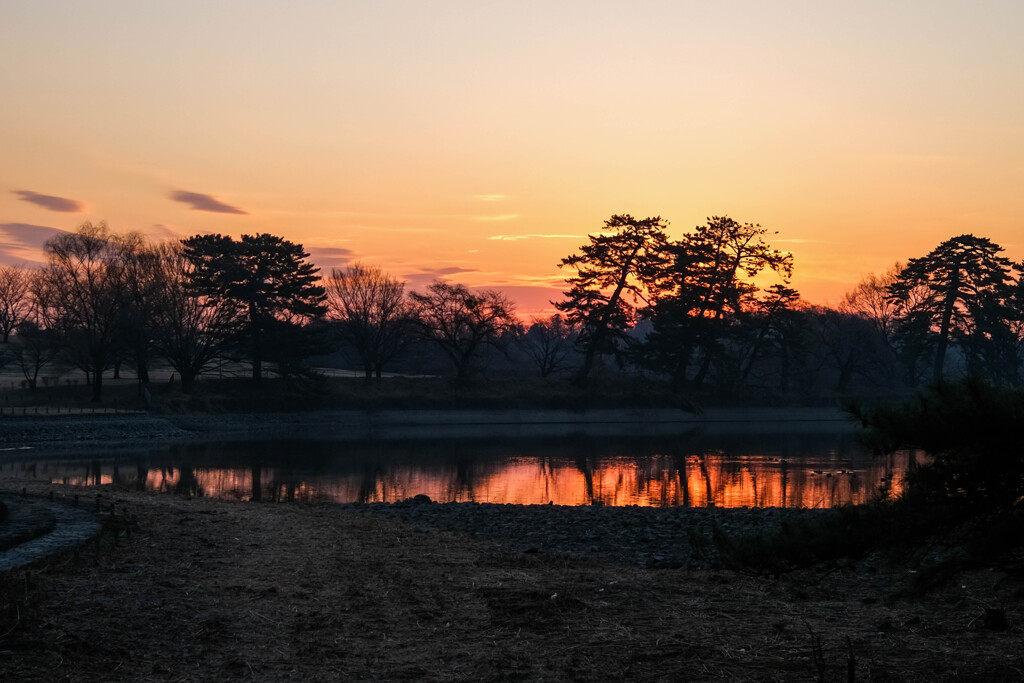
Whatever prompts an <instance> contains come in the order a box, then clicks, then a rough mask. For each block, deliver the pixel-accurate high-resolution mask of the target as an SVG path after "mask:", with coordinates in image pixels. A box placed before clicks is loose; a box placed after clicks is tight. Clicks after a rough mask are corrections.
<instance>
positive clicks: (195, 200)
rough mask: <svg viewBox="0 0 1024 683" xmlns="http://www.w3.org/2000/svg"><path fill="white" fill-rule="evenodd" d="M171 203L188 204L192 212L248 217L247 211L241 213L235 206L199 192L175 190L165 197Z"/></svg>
mask: <svg viewBox="0 0 1024 683" xmlns="http://www.w3.org/2000/svg"><path fill="white" fill-rule="evenodd" d="M167 196H168V197H169V198H170V199H171V200H172V201H175V202H181V203H182V204H188V205H189V207H190V208H191V209H192V210H193V211H209V212H210V213H236V214H242V215H248V213H249V212H248V211H243V210H242V209H239V208H238V207H235V206H230V205H229V204H225V203H224V202H222V201H220V200H218V199H215V198H214V197H211V196H210V195H208V194H200V193H199V192H185V191H184V190H175V191H174V192H171V193H170V194H169V195H167Z"/></svg>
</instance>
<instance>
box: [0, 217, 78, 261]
mask: <svg viewBox="0 0 1024 683" xmlns="http://www.w3.org/2000/svg"><path fill="white" fill-rule="evenodd" d="M64 232H65V231H64V230H61V229H59V228H51V227H49V226H46V225H31V224H29V223H0V263H5V264H8V265H9V264H12V263H25V262H30V263H40V262H42V260H43V253H42V252H43V245H44V244H46V241H47V240H50V239H53V238H54V237H56V236H57V235H61V234H63V233H64Z"/></svg>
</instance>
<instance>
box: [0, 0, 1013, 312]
mask: <svg viewBox="0 0 1024 683" xmlns="http://www.w3.org/2000/svg"><path fill="white" fill-rule="evenodd" d="M893 5H896V6H895V7H894V6H893ZM1022 34H1024V5H1022V4H1020V3H1019V2H1016V0H1014V1H1004V2H995V1H993V2H980V3H968V2H962V1H958V2H953V1H950V0H935V1H930V2H924V1H918V2H914V1H906V2H901V3H891V2H881V1H866V2H857V3H852V2H851V3H812V2H794V1H780V2H773V3H764V2H756V1H753V0H751V1H749V2H728V1H725V2H716V3H705V2H700V3H698V2H682V1H672V2H630V3H625V2H609V1H605V0H590V1H588V2H558V1H548V2H531V1H529V0H518V1H517V2H487V3H481V2H475V1H470V0H464V1H458V2H454V1H450V0H437V1H435V2H416V1H414V0H408V1H405V2H394V1H389V0H378V1H376V2H372V3H371V2H340V1H338V2H329V1H327V0H322V1H313V0H297V2H294V3H288V4H285V3H279V2H266V1H263V0H248V1H246V2H241V1H234V2H228V1H225V2H218V3H201V2H193V1H189V0H178V1H176V2H174V3H171V2H146V3H138V2H127V1H105V0H97V1H96V2H89V3H80V2H71V1H70V0H64V1H62V0H54V1H52V2H45V3H15V2H7V3H3V4H2V5H0V92H2V93H3V100H2V106H0V261H3V262H10V261H12V260H16V259H26V258H29V259H31V258H34V257H37V256H36V255H37V253H38V252H37V251H35V249H34V247H37V246H38V245H39V244H40V243H41V242H42V241H43V239H45V238H46V237H48V236H49V235H51V234H52V230H49V231H48V229H61V230H71V229H74V228H75V227H76V226H77V225H78V224H80V223H81V222H83V221H85V220H93V221H96V220H106V221H107V222H108V223H109V225H110V226H111V228H113V229H114V230H116V231H128V230H142V231H144V232H147V233H148V234H150V235H152V236H154V237H158V238H165V237H168V236H175V235H178V236H187V235H190V234H194V233H197V232H214V231H215V232H222V233H227V234H232V235H236V236H237V235H240V234H242V233H256V232H272V233H275V234H280V235H284V236H286V237H288V238H289V239H292V240H295V241H298V242H301V243H303V244H304V245H305V246H306V247H307V249H309V250H310V251H311V252H312V253H313V256H314V260H315V261H316V262H317V263H318V265H321V266H322V267H324V268H325V269H326V268H330V267H331V266H332V265H340V264H343V263H345V262H348V261H350V260H359V261H363V262H365V263H370V264H380V265H382V266H383V267H384V268H385V269H387V270H389V271H391V272H392V273H394V274H396V275H399V276H402V277H406V278H408V279H409V281H410V285H411V286H412V287H420V286H422V285H423V284H425V283H426V282H428V281H429V280H430V279H431V278H433V277H435V276H443V277H446V278H448V279H450V280H452V281H456V282H463V283H465V284H468V285H473V286H476V285H487V286H495V287H500V288H502V289H505V290H507V291H508V292H509V293H510V294H512V295H513V296H514V297H515V298H516V299H517V300H519V301H520V304H521V306H520V312H521V313H522V314H524V315H529V314H531V313H535V312H537V310H538V309H540V308H542V307H544V306H545V302H546V301H547V300H548V299H550V298H552V297H556V296H557V287H558V284H559V283H560V282H561V280H562V278H563V277H564V274H562V273H561V272H560V271H559V270H558V269H557V267H556V264H557V263H558V261H559V259H560V258H561V257H563V256H566V255H567V254H569V253H571V252H573V251H574V250H575V249H576V248H577V247H578V246H579V245H580V244H582V243H583V242H584V241H585V236H586V234H587V233H588V232H593V231H596V230H598V229H599V228H600V227H601V224H602V222H603V221H604V220H605V219H606V218H608V217H609V216H610V215H611V214H613V213H631V214H633V215H635V216H638V217H643V216H648V215H656V214H657V215H661V216H662V217H664V218H666V219H667V220H669V221H670V222H671V224H672V229H671V232H672V233H673V234H675V235H679V234H681V233H682V232H684V231H686V230H689V229H692V228H693V226H695V225H697V224H699V223H703V222H704V220H705V218H706V217H707V216H709V215H730V216H732V217H733V218H736V219H737V220H740V221H750V222H757V223H761V224H762V225H763V226H764V227H766V228H769V229H771V230H777V231H778V233H779V234H778V236H777V237H776V239H775V241H774V244H775V246H777V247H779V248H783V249H788V250H790V251H792V252H793V253H794V255H795V260H796V271H795V277H794V280H793V284H794V286H795V287H797V288H798V289H799V290H801V292H802V293H803V295H804V297H805V298H807V299H809V300H811V301H814V302H819V303H824V302H828V301H836V300H837V299H838V298H839V297H840V295H841V294H842V292H843V291H845V290H847V289H848V288H849V287H850V286H851V285H852V284H853V283H855V282H856V281H857V279H858V278H859V277H860V276H861V275H862V274H864V273H866V272H869V271H875V272H880V271H882V270H885V269H886V268H887V267H888V266H889V265H890V264H891V263H892V262H894V261H896V260H898V259H906V258H908V257H913V256H920V255H923V254H925V253H927V252H928V251H929V250H930V249H932V248H933V247H934V246H936V245H937V244H938V243H939V242H941V241H943V240H945V239H948V238H949V237H952V236H955V235H958V234H962V233H965V232H973V233H975V234H978V235H984V236H986V237H989V238H991V239H993V240H994V241H995V242H997V243H999V244H1001V245H1002V246H1003V247H1005V248H1006V250H1007V255H1008V256H1010V257H1011V258H1014V259H1016V260H1020V259H1022V258H1024V192H1022V191H1021V188H1024V87H1021V84H1022V83H1024V41H1021V40H1020V38H1019V37H1020V35H1022Z"/></svg>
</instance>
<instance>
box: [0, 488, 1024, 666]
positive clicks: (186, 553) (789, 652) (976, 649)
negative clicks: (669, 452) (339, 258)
mask: <svg viewBox="0 0 1024 683" xmlns="http://www.w3.org/2000/svg"><path fill="white" fill-rule="evenodd" d="M37 490H38V492H42V491H43V490H45V487H42V488H38V489H37ZM71 493H73V491H72V490H67V491H65V490H64V489H59V490H58V495H67V494H71ZM104 495H105V496H106V497H107V499H108V500H110V501H112V502H116V504H117V505H118V506H119V507H121V508H124V507H127V509H128V510H129V511H130V512H131V513H132V514H135V515H137V516H138V518H139V522H140V526H141V532H137V533H135V534H133V536H132V537H131V538H130V539H126V538H124V537H122V538H120V539H119V540H118V542H117V544H116V545H115V544H114V539H113V538H112V537H111V536H109V535H108V536H106V537H103V538H102V539H100V541H99V542H96V543H93V544H92V545H91V546H89V547H87V548H86V549H85V550H84V551H83V552H82V553H81V554H80V556H79V558H78V559H77V561H76V560H74V559H73V558H63V559H61V560H58V561H54V562H52V563H51V564H50V565H49V566H46V567H41V568H35V569H32V570H28V571H16V572H11V573H8V574H6V575H3V576H0V581H2V582H3V586H4V588H3V591H2V592H0V599H2V600H3V605H2V611H0V620H2V622H0V634H3V638H2V641H0V651H2V652H0V679H2V680H18V681H52V680H72V681H93V680H124V681H140V680H142V681H145V680H152V681H165V680H166V681H182V680H223V679H231V680H234V679H241V680H257V681H275V680H295V681H318V680H322V681H333V680H360V679H362V680H442V681H450V680H451V681H458V680H467V681H477V680H551V681H564V680H666V681H668V680H673V681H678V680H742V681H747V680H756V681H774V680H779V681H792V680H807V681H813V680H819V677H820V676H822V675H823V677H824V680H848V677H847V665H848V659H849V653H850V652H852V654H853V658H854V660H855V667H856V680H864V681H867V680H877V681H886V680H888V681H925V680H927V681H929V682H935V681H942V680H1021V678H1022V677H1024V673H1022V672H1024V660H1022V656H1021V652H1022V648H1021V640H1022V633H1024V628H1022V626H1021V624H1020V622H1021V619H1022V617H1024V614H1022V612H1021V592H1020V589H1019V585H1018V584H1016V583H1014V582H1012V581H1010V580H1008V579H1007V578H1006V577H1003V576H1001V575H998V574H997V573H995V572H980V573H977V574H973V575H971V576H967V577H963V579H962V580H960V581H958V582H956V583H955V585H951V586H948V587H947V588H945V589H944V590H943V591H941V592H936V593H933V594H930V595H927V596H924V597H922V598H920V599H917V600H915V601H912V602H908V601H889V600H887V597H888V596H890V595H892V594H893V593H894V592H895V591H896V590H897V589H898V588H899V586H900V585H901V583H900V579H901V577H900V576H899V575H898V574H892V573H887V572H883V571H878V572H874V573H867V572H860V573H852V572H851V573H833V574H828V575H821V574H817V573H814V572H805V573H802V574H798V575H795V576H791V577H788V578H784V579H780V580H757V579H751V578H746V577H741V576H737V575H734V574H731V573H724V572H687V571H682V570H642V569H637V568H631V567H623V566H619V565H615V564H601V563H586V564H584V563H578V562H574V561H569V560H566V559H563V558H557V557H545V556H542V555H537V554H527V555H523V554H511V553H509V552H508V551H506V550H505V549H503V548H501V547H500V546H498V545H496V544H494V543H491V542H489V541H488V540H487V539H481V538H477V537H469V536H463V535H456V534H451V533H446V532H438V531H435V530H432V529H420V530H416V529H415V528H414V527H412V526H410V525H406V524H404V523H402V522H400V521H397V520H392V519H385V518H382V517H381V516H379V515H375V514H374V513H372V512H370V511H360V510H359V509H355V508H341V507H338V506H332V505H322V506H320V505H300V504H290V505H271V504H258V503H254V504H242V503H231V502H224V501H217V500H207V499H194V500H189V499H182V498H177V497H172V496H167V495H163V496H160V495H153V494H141V493H134V492H128V491H115V490H107V491H105V493H104ZM993 606H999V607H1002V608H1005V609H1006V610H1007V616H1008V618H1009V621H1010V628H1009V629H1008V630H1004V631H994V630H988V629H986V628H985V624H984V618H983V615H984V608H985V607H993ZM816 640H817V642H820V654H819V655H818V657H817V658H816V657H815V654H814V652H815V648H814V643H815V642H816Z"/></svg>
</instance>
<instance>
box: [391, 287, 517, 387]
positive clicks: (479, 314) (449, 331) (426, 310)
mask: <svg viewBox="0 0 1024 683" xmlns="http://www.w3.org/2000/svg"><path fill="white" fill-rule="evenodd" d="M409 298H410V300H411V314H412V315H411V320H412V321H413V325H414V326H415V328H416V329H417V331H418V333H419V335H420V336H421V337H422V338H423V339H425V340H427V341H430V342H433V343H435V344H437V345H438V346H439V347H440V348H441V350H442V351H443V352H444V354H445V355H446V356H448V359H449V360H450V361H451V362H452V365H454V366H455V372H456V376H457V377H458V379H460V380H465V379H467V378H469V377H470V375H471V374H472V372H473V363H474V362H475V361H476V358H477V356H478V354H479V352H480V350H481V349H482V348H483V347H485V346H492V347H495V348H499V349H500V348H502V346H503V344H504V342H505V341H506V340H507V339H508V337H509V336H510V335H513V334H515V332H516V330H517V329H518V320H517V319H516V317H515V310H514V307H513V305H512V302H511V301H509V300H508V299H507V298H505V297H504V296H503V295H502V294H501V293H500V292H498V291H496V290H493V289H485V290H481V291H478V292H471V291H470V290H469V288H467V287H466V286H465V285H453V284H448V283H447V282H442V281H440V280H436V281H434V283H433V284H431V285H430V286H429V287H427V291H426V293H424V294H420V293H419V292H411V293H410V294H409Z"/></svg>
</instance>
